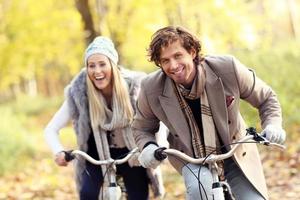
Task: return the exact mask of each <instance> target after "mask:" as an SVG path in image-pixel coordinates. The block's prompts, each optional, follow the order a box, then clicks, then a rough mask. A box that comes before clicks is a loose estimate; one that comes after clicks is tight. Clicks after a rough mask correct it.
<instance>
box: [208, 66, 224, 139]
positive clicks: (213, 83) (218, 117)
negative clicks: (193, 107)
mask: <svg viewBox="0 0 300 200" xmlns="http://www.w3.org/2000/svg"><path fill="white" fill-rule="evenodd" d="M203 65H204V69H205V71H206V84H205V89H206V93H207V98H208V101H209V105H210V107H211V110H212V114H213V119H214V122H215V125H216V128H217V131H218V133H219V136H220V137H221V139H222V141H223V142H224V144H229V140H230V138H229V127H228V114H227V111H226V100H225V92H224V87H223V84H222V80H221V78H220V77H218V76H217V75H216V74H215V72H214V71H213V70H212V69H211V67H210V66H209V65H208V64H207V63H206V62H204V63H203Z"/></svg>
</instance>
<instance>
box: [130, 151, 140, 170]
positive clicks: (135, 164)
mask: <svg viewBox="0 0 300 200" xmlns="http://www.w3.org/2000/svg"><path fill="white" fill-rule="evenodd" d="M139 155H140V153H139V152H136V153H134V154H133V155H132V156H131V157H130V158H129V160H128V165H129V166H130V167H139V166H141V164H140V162H139V160H138V158H139Z"/></svg>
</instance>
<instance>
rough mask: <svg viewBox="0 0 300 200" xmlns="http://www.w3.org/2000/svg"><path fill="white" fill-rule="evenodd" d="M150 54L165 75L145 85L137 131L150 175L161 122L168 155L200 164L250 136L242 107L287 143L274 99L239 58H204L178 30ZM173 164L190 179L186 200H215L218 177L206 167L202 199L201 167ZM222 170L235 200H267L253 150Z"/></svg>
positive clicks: (247, 148) (167, 32)
mask: <svg viewBox="0 0 300 200" xmlns="http://www.w3.org/2000/svg"><path fill="white" fill-rule="evenodd" d="M148 52H149V56H150V61H153V62H154V63H155V64H156V65H157V66H158V67H160V69H159V70H157V71H156V72H153V73H152V74H149V75H148V76H147V77H146V78H145V79H144V80H143V81H142V86H141V91H140V95H139V98H138V101H137V112H136V115H135V118H134V122H133V125H132V128H133V134H134V137H135V140H136V143H137V145H138V147H139V148H140V150H141V155H140V156H139V161H140V163H141V164H142V165H143V166H144V167H146V168H155V167H157V166H158V165H159V164H160V161H158V160H156V159H155V157H154V152H155V150H157V149H158V148H159V147H158V145H157V142H156V140H155V133H156V132H157V130H158V129H159V122H160V121H161V122H163V123H164V124H165V125H166V126H167V127H168V129H169V131H170V134H169V136H168V141H169V144H170V148H174V149H177V150H180V151H182V152H184V153H185V154H187V155H189V156H192V157H195V158H200V157H205V156H207V155H208V154H210V153H212V152H217V153H221V152H222V153H224V152H227V151H228V150H229V149H230V146H229V144H231V143H233V142H235V141H237V140H239V139H240V138H241V137H243V136H244V135H245V133H246V128H247V126H246V124H245V122H244V120H243V118H242V116H241V113H240V111H239V101H240V100H241V99H242V100H245V101H246V102H248V103H250V104H251V105H252V106H254V107H255V108H257V109H258V111H259V115H260V119H261V125H262V127H263V128H264V130H263V134H264V135H265V136H266V138H267V139H269V140H270V141H271V142H276V143H283V142H284V141H285V131H284V130H283V129H282V125H281V124H282V116H281V108H280V104H279V102H278V99H277V96H276V94H275V93H274V91H273V90H272V89H271V88H270V87H269V86H268V85H267V84H266V83H264V82H263V81H262V80H261V79H259V78H258V77H257V76H256V75H255V74H254V72H253V71H252V70H249V69H248V68H247V67H245V66H244V65H243V64H242V63H240V62H239V61H238V60H237V59H236V58H234V57H233V56H202V55H201V54H200V52H201V45H200V42H199V40H198V39H197V38H196V37H195V36H194V35H192V34H191V33H189V32H188V31H187V30H185V29H184V28H182V27H173V26H168V27H165V28H162V29H160V30H158V31H157V32H156V33H155V34H154V35H153V37H152V41H151V43H150V46H149V49H148ZM169 161H170V163H171V164H172V165H173V166H174V167H175V168H176V170H177V171H178V172H179V173H181V174H182V176H183V178H184V181H185V185H186V189H187V199H192V200H199V199H209V200H212V199H213V197H212V191H211V185H212V177H211V174H210V172H209V169H208V168H207V167H206V166H202V167H201V175H200V177H199V179H200V181H201V183H202V185H203V188H202V189H200V190H201V191H199V188H201V187H199V182H198V179H197V178H195V176H194V175H193V173H194V174H198V171H199V168H200V165H193V164H190V163H183V162H180V161H178V160H176V158H174V157H169ZM220 167H221V168H222V169H223V171H224V174H223V175H224V176H225V177H226V179H227V180H228V183H229V184H230V186H231V188H232V190H233V193H234V195H235V197H236V199H239V200H261V199H268V194H267V187H266V183H265V178H264V174H263V170H262V165H261V161H260V158H259V154H258V151H257V148H256V145H255V144H244V145H242V148H240V149H239V150H238V151H237V153H236V154H235V155H234V157H233V158H232V159H228V160H225V162H224V163H222V164H220ZM191 171H193V173H191ZM201 193H202V194H203V196H202V195H201ZM204 194H205V195H204Z"/></svg>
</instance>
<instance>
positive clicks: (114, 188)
mask: <svg viewBox="0 0 300 200" xmlns="http://www.w3.org/2000/svg"><path fill="white" fill-rule="evenodd" d="M137 152H138V148H137V147H136V148H134V149H133V150H131V151H130V152H129V153H128V154H127V155H126V156H125V157H124V158H121V159H112V158H111V159H108V160H95V159H94V158H92V157H91V156H89V155H88V154H87V153H85V152H83V151H80V150H71V151H65V159H66V161H71V160H73V159H74V158H75V157H76V156H77V155H79V156H81V157H83V158H84V159H86V160H87V161H89V162H90V163H92V164H94V165H107V166H109V167H110V168H113V169H115V168H116V165H120V164H123V163H125V162H127V161H128V160H129V158H131V156H132V155H133V154H135V153H137ZM109 180H110V183H109V186H108V188H107V189H108V197H105V199H107V200H119V199H121V193H122V192H121V189H120V187H119V186H118V184H117V180H116V174H115V173H111V176H110V177H109Z"/></svg>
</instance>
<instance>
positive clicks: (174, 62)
mask: <svg viewBox="0 0 300 200" xmlns="http://www.w3.org/2000/svg"><path fill="white" fill-rule="evenodd" d="M169 65H170V69H176V68H177V65H178V63H177V61H176V60H175V59H170V63H169Z"/></svg>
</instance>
